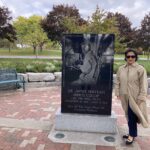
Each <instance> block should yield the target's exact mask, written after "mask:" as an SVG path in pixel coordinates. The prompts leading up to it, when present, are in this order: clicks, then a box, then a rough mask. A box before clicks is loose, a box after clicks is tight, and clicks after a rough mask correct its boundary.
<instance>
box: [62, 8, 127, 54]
mask: <svg viewBox="0 0 150 150" xmlns="http://www.w3.org/2000/svg"><path fill="white" fill-rule="evenodd" d="M64 26H65V27H66V28H67V29H68V31H70V32H71V33H95V34H109V33H114V34H115V36H116V40H115V50H116V52H118V51H119V49H123V48H124V45H123V44H121V43H120V41H119V40H118V39H119V38H118V35H119V31H118V28H117V27H116V20H115V17H110V18H107V12H105V11H104V10H103V9H100V8H99V6H97V8H96V10H95V12H94V13H93V14H92V16H91V17H89V18H88V20H87V21H86V23H85V24H82V25H78V24H76V22H75V20H74V19H73V18H71V17H68V18H65V21H64Z"/></svg>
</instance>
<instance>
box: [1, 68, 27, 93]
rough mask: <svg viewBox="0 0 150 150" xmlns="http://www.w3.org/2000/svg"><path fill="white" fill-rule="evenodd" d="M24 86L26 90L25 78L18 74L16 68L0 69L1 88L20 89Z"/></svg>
mask: <svg viewBox="0 0 150 150" xmlns="http://www.w3.org/2000/svg"><path fill="white" fill-rule="evenodd" d="M21 86H22V87H23V91H24V92H25V80H24V77H23V76H20V75H18V74H17V72H16V69H7V68H5V69H0V90H4V89H5V90H8V89H12V88H13V89H14V88H15V89H18V88H20V87H21Z"/></svg>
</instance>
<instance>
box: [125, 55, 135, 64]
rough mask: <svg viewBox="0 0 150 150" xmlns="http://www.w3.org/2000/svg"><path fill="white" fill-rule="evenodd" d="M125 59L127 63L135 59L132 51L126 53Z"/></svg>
mask: <svg viewBox="0 0 150 150" xmlns="http://www.w3.org/2000/svg"><path fill="white" fill-rule="evenodd" d="M126 60H127V63H128V64H129V65H132V64H133V63H134V62H135V60H136V57H135V54H134V53H133V52H128V53H127V55H126Z"/></svg>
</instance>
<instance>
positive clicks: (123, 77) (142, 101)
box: [115, 62, 149, 128]
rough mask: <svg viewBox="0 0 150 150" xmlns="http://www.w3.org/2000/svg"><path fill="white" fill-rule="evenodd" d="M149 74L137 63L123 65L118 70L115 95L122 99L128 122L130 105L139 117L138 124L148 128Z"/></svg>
mask: <svg viewBox="0 0 150 150" xmlns="http://www.w3.org/2000/svg"><path fill="white" fill-rule="evenodd" d="M147 88H148V83H147V74H146V71H145V69H144V67H143V66H141V65H139V64H138V63H137V62H135V63H133V64H132V65H127V64H125V65H123V66H121V67H120V68H119V69H118V72H117V76H116V82H115V95H116V96H120V97H121V103H122V107H123V109H124V111H125V115H126V118H127V120H128V104H129V105H130V108H131V109H132V111H133V112H134V113H135V114H136V115H137V117H138V122H139V123H141V124H142V126H143V127H145V128H147V127H148V126H149V124H148V114H147V106H146V99H147Z"/></svg>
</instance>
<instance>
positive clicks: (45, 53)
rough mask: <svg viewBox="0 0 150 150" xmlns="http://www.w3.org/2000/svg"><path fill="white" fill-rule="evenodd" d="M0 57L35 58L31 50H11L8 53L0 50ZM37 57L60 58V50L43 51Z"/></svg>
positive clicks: (6, 50) (5, 50)
mask: <svg viewBox="0 0 150 150" xmlns="http://www.w3.org/2000/svg"><path fill="white" fill-rule="evenodd" d="M0 55H1V56H4V55H8V56H28V55H29V56H35V55H36V54H34V53H33V50H32V49H11V50H10V52H9V50H8V49H0ZM38 55H39V56H57V57H59V56H61V50H43V51H42V52H40V51H39V52H38Z"/></svg>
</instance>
